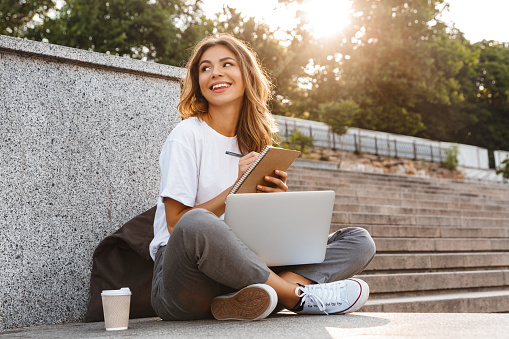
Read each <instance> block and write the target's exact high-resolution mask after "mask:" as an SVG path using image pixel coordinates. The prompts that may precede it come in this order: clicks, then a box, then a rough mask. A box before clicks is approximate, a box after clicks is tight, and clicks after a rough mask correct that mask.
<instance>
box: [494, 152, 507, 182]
mask: <svg viewBox="0 0 509 339" xmlns="http://www.w3.org/2000/svg"><path fill="white" fill-rule="evenodd" d="M496 172H497V174H502V177H504V179H505V180H506V181H507V180H508V179H509V158H506V159H505V160H504V161H502V163H500V166H498V167H497V169H496Z"/></svg>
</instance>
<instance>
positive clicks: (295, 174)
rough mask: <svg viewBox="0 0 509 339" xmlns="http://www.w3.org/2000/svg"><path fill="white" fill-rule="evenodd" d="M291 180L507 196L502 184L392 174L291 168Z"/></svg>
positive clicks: (505, 188)
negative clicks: (449, 190)
mask: <svg viewBox="0 0 509 339" xmlns="http://www.w3.org/2000/svg"><path fill="white" fill-rule="evenodd" d="M288 173H289V178H290V179H292V178H295V179H296V180H318V181H323V180H329V181H331V182H342V183H352V184H375V185H379V186H383V185H393V186H400V187H410V186H412V187H428V188H430V189H454V190H461V191H465V192H474V193H479V192H488V193H490V194H493V193H495V194H502V195H505V196H507V186H506V185H504V184H501V183H483V182H479V183H476V182H471V181H468V182H465V181H459V180H449V179H439V178H417V177H411V176H399V175H391V174H371V173H355V172H349V171H337V170H320V169H302V168H299V169H297V168H290V169H289V171H288Z"/></svg>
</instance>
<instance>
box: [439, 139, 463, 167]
mask: <svg viewBox="0 0 509 339" xmlns="http://www.w3.org/2000/svg"><path fill="white" fill-rule="evenodd" d="M458 153H459V150H458V146H457V145H452V146H451V147H450V148H449V149H448V150H445V155H446V158H445V160H444V162H443V163H442V166H443V167H444V168H447V169H448V170H451V171H454V170H455V169H456V168H458Z"/></svg>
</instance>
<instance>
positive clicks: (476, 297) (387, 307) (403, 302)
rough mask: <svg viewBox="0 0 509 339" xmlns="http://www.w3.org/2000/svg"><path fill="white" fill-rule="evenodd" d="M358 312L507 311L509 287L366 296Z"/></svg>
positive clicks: (508, 308) (508, 307) (508, 309)
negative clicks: (366, 299) (471, 290)
mask: <svg viewBox="0 0 509 339" xmlns="http://www.w3.org/2000/svg"><path fill="white" fill-rule="evenodd" d="M360 312H412V313H467V312H468V313H495V312H504V313H507V312H509V290H506V291H485V292H468V293H451V294H442V295H426V296H415V297H400V298H384V299H369V300H368V301H367V302H366V304H365V305H364V306H363V307H362V308H361V309H360Z"/></svg>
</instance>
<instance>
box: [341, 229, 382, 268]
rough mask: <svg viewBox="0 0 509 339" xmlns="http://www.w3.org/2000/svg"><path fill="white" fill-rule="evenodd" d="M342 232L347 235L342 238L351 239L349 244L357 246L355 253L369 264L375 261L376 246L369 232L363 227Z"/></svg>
mask: <svg viewBox="0 0 509 339" xmlns="http://www.w3.org/2000/svg"><path fill="white" fill-rule="evenodd" d="M341 231H343V232H345V233H346V234H343V235H342V238H343V237H344V238H349V242H351V243H353V244H355V245H354V247H355V253H358V255H359V256H360V257H363V258H365V259H366V261H367V262H369V261H371V259H373V257H374V256H375V253H376V245H375V242H374V241H373V238H372V237H371V235H370V234H369V232H368V231H366V230H365V229H364V228H361V227H348V228H345V229H343V230H341Z"/></svg>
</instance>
